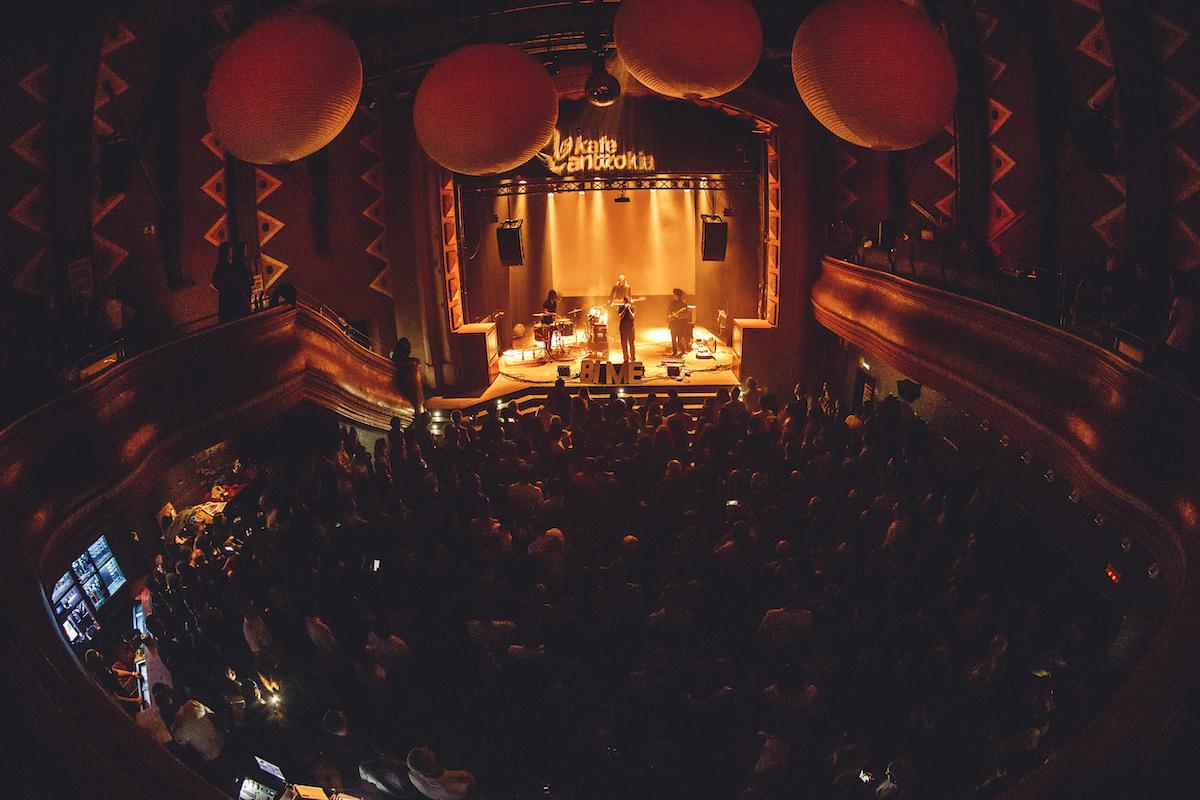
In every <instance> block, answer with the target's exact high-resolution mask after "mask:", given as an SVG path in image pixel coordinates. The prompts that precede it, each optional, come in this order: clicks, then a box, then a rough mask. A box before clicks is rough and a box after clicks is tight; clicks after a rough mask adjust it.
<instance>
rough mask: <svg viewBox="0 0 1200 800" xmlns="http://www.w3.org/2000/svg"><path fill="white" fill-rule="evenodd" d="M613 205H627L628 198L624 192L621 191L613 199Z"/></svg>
mask: <svg viewBox="0 0 1200 800" xmlns="http://www.w3.org/2000/svg"><path fill="white" fill-rule="evenodd" d="M613 202H614V203H628V202H630V198H629V197H627V196H626V195H625V190H624V189H622V190H621V194H619V195H618V196H616V197H614V198H613Z"/></svg>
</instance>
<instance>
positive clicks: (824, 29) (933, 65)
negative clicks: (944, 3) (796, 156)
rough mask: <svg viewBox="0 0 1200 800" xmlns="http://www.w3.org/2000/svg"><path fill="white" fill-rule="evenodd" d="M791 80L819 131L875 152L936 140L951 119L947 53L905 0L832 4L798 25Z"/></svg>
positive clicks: (834, 0) (954, 87)
mask: <svg viewBox="0 0 1200 800" xmlns="http://www.w3.org/2000/svg"><path fill="white" fill-rule="evenodd" d="M792 77H793V78H795V80H796V88H797V89H799V90H800V96H801V97H802V98H803V99H804V103H805V105H807V106H808V109H809V111H811V112H812V113H813V116H815V117H816V118H817V119H818V120H820V122H821V124H822V125H824V126H825V127H826V128H829V130H831V131H833V132H834V133H835V134H836V135H837V136H839V137H841V138H842V139H845V140H846V141H848V142H850V143H852V144H856V145H859V146H860V147H869V148H871V149H873V150H908V149H910V148H913V147H917V146H919V145H922V144H924V143H925V142H927V141H929V140H930V139H932V138H933V137H934V136H935V135H936V134H937V132H938V131H939V130H941V128H942V126H944V125H945V124H946V122H947V121H948V120H949V119H950V115H951V114H952V113H953V112H954V101H955V98H956V95H957V94H958V74H957V72H956V71H955V69H954V58H953V57H952V56H951V54H950V47H949V45H947V44H946V40H945V38H943V37H942V35H941V33H940V32H939V31H938V29H937V28H935V27H934V26H933V23H931V22H930V21H929V19H928V17H926V16H925V15H924V14H922V13H921V12H920V11H917V10H915V9H913V8H912V7H911V6H909V5H907V4H906V3H904V2H902V1H901V0H830V1H829V2H827V3H825V4H824V5H821V6H819V7H817V8H816V9H815V10H813V11H812V13H810V14H809V15H808V16H807V17H805V19H804V22H802V23H801V24H800V29H799V30H798V31H796V38H795V40H794V42H793V43H792Z"/></svg>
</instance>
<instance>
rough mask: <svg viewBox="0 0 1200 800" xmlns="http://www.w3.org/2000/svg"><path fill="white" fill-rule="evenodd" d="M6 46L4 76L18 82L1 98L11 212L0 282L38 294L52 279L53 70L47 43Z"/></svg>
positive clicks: (1, 196) (1, 230)
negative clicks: (48, 217) (49, 132)
mask: <svg viewBox="0 0 1200 800" xmlns="http://www.w3.org/2000/svg"><path fill="white" fill-rule="evenodd" d="M10 35H11V34H10ZM6 38H8V37H6ZM14 39H15V37H14ZM5 45H6V46H5V50H4V55H3V56H2V58H3V63H4V64H5V69H4V74H5V75H12V76H16V79H15V80H12V81H5V82H4V86H3V88H2V91H3V94H2V95H0V102H2V103H3V108H4V109H5V113H4V115H3V119H2V120H0V131H3V135H4V138H5V141H6V142H7V143H8V148H7V150H6V151H5V152H4V154H3V156H2V159H3V160H2V163H3V173H4V175H5V176H6V178H7V179H6V180H5V181H4V182H3V184H2V185H0V200H2V202H3V205H4V209H5V212H6V214H5V216H4V218H3V220H2V221H0V234H2V237H3V241H4V243H5V245H4V249H5V253H4V255H3V257H0V279H2V285H3V287H5V288H7V287H9V286H13V287H16V288H17V289H19V290H20V291H24V292H28V293H34V294H36V293H38V292H40V291H41V290H42V289H44V288H45V285H46V281H47V278H48V276H47V274H46V267H47V255H46V236H47V230H46V206H45V199H46V181H47V179H48V172H49V169H50V153H49V146H50V143H49V141H48V139H47V131H46V115H47V113H48V105H49V103H50V101H51V97H50V84H49V78H50V65H49V63H48V62H47V61H46V53H47V48H46V46H45V44H44V43H42V42H37V41H28V40H27V41H25V42H24V46H22V42H20V41H16V40H12V41H6V42H5Z"/></svg>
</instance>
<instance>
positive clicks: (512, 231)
mask: <svg viewBox="0 0 1200 800" xmlns="http://www.w3.org/2000/svg"><path fill="white" fill-rule="evenodd" d="M521 223H522V220H519V219H506V220H504V222H501V223H500V227H499V228H496V245H497V246H498V247H499V249H500V263H501V264H503V265H504V266H506V267H519V266H521V265H522V264H524V263H525V252H524V250H523V249H522V247H521Z"/></svg>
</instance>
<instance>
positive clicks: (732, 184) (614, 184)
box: [460, 172, 761, 197]
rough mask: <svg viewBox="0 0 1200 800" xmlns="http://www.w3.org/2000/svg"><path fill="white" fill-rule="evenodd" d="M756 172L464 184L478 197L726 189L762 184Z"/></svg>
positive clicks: (745, 187) (464, 190)
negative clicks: (483, 184)
mask: <svg viewBox="0 0 1200 800" xmlns="http://www.w3.org/2000/svg"><path fill="white" fill-rule="evenodd" d="M760 181H761V176H760V175H759V174H758V173H757V172H747V173H725V174H722V175H656V176H653V177H636V178H635V177H620V178H603V177H597V178H580V179H568V178H563V179H558V178H556V179H554V180H534V181H512V182H505V183H500V184H495V185H492V186H461V187H460V188H461V191H462V192H463V193H464V194H472V195H476V196H479V197H511V196H514V195H522V194H557V193H560V192H634V191H645V190H646V189H652V190H657V189H663V190H671V189H696V190H700V191H709V190H712V191H724V190H736V189H755V190H757V189H758V188H759V186H760Z"/></svg>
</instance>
